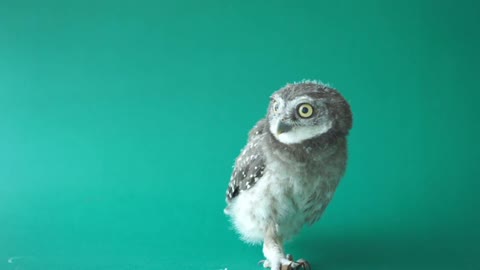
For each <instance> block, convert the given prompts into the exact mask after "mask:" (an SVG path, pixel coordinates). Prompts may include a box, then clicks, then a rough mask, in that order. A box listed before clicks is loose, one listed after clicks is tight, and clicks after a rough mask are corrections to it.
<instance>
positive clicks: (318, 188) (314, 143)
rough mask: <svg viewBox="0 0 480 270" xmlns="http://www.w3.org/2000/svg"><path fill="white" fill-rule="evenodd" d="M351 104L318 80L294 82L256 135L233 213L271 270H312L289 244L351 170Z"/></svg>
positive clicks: (229, 197) (244, 156)
mask: <svg viewBox="0 0 480 270" xmlns="http://www.w3.org/2000/svg"><path fill="white" fill-rule="evenodd" d="M351 127H352V112H351V110H350V105H349V104H348V103H347V101H346V100H345V99H344V98H343V96H342V95H341V94H340V93H339V92H338V91H336V90H335V89H333V88H331V87H328V86H326V85H323V84H321V83H318V82H316V81H302V82H300V83H293V84H287V85H286V86H285V87H283V88H281V89H280V90H278V91H276V92H274V93H273V94H272V96H271V98H270V105H269V107H268V111H267V115H266V116H265V118H263V119H261V120H260V121H258V122H257V124H256V125H255V126H254V127H253V129H252V130H251V131H250V133H249V138H248V143H247V145H246V146H245V148H244V149H243V150H242V152H241V154H240V155H239V157H238V158H237V159H236V162H235V166H234V170H233V173H232V176H231V179H230V183H229V185H228V189H227V194H226V201H227V207H226V208H225V211H224V212H225V213H226V214H227V215H228V216H229V217H230V219H231V221H232V223H233V227H234V228H235V229H236V230H237V231H238V233H239V234H240V236H241V238H242V239H243V240H244V241H246V242H248V243H254V244H262V243H263V254H264V256H265V260H262V261H260V262H261V263H263V266H264V267H265V268H271V269H272V270H280V269H297V268H302V267H303V268H306V269H309V268H310V265H309V263H308V262H307V261H305V260H298V261H295V260H294V259H293V257H292V256H291V255H287V254H286V253H285V251H284V243H285V241H288V240H289V239H291V238H292V237H293V236H294V235H296V234H297V233H299V231H300V230H301V229H302V227H303V226H304V225H308V224H313V223H315V222H316V221H317V220H319V218H320V217H321V216H322V213H323V212H324V211H325V208H326V207H327V205H328V204H329V203H330V201H331V200H332V197H333V195H334V192H335V189H336V187H337V185H338V183H339V181H340V179H341V178H342V176H343V174H344V172H345V169H346V164H347V135H348V133H349V131H350V129H351Z"/></svg>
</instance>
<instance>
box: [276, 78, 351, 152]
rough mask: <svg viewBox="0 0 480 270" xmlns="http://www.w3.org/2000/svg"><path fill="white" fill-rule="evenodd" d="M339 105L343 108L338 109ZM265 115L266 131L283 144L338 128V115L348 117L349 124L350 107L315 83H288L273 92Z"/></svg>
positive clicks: (330, 90) (331, 92)
mask: <svg viewBox="0 0 480 270" xmlns="http://www.w3.org/2000/svg"><path fill="white" fill-rule="evenodd" d="M342 106H343V107H345V106H346V108H343V109H346V110H341V109H342ZM339 109H340V110H339ZM342 112H345V113H343V114H344V115H342ZM267 117H268V122H269V129H270V132H271V133H272V134H273V136H275V138H276V139H277V140H278V141H280V142H281V143H284V144H297V143H302V142H303V141H306V140H309V139H312V138H315V137H319V136H321V135H322V134H324V133H326V132H328V131H329V130H330V129H332V128H337V127H339V126H340V125H339V124H341V123H340V121H341V120H342V117H343V118H345V117H346V118H349V119H350V120H349V121H350V125H351V113H350V108H349V107H348V104H347V103H346V101H345V100H344V99H343V97H342V96H341V95H340V94H339V93H338V92H337V91H335V90H333V89H331V88H327V87H325V86H323V85H320V84H316V83H299V84H293V85H292V84H291V85H287V86H286V87H284V88H282V89H280V90H279V91H277V92H275V93H274V94H273V95H272V97H271V101H270V106H269V110H268V116H267ZM346 120H348V119H346ZM348 129H349V127H348ZM347 132H348V130H347Z"/></svg>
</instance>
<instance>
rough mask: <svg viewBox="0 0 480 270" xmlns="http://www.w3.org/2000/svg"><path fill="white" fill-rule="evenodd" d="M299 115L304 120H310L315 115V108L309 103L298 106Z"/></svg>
mask: <svg viewBox="0 0 480 270" xmlns="http://www.w3.org/2000/svg"><path fill="white" fill-rule="evenodd" d="M297 111H298V115H300V117H302V118H308V117H310V116H312V114H313V107H312V105H310V104H308V103H303V104H300V106H298V109H297Z"/></svg>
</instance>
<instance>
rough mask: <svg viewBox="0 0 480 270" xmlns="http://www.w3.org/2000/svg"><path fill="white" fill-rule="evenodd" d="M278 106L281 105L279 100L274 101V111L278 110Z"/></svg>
mask: <svg viewBox="0 0 480 270" xmlns="http://www.w3.org/2000/svg"><path fill="white" fill-rule="evenodd" d="M278 107H279V105H278V102H277V101H274V102H273V111H274V112H278Z"/></svg>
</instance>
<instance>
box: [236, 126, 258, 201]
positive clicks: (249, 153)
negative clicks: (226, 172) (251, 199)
mask: <svg viewBox="0 0 480 270" xmlns="http://www.w3.org/2000/svg"><path fill="white" fill-rule="evenodd" d="M265 126H266V121H265V119H262V120H260V121H259V122H258V123H257V124H256V125H255V127H254V128H253V129H252V130H251V131H250V133H249V140H248V143H247V145H246V146H245V148H244V149H243V151H242V153H241V154H240V156H238V158H237V160H236V162H235V168H234V170H233V173H232V176H231V178H230V184H229V185H228V189H227V202H231V201H232V200H233V199H234V198H235V197H236V196H238V195H239V194H240V192H241V191H244V190H248V189H250V188H252V187H253V186H254V185H255V184H256V183H257V181H258V180H260V178H261V177H262V176H263V172H264V171H265V155H264V153H263V151H262V149H261V147H260V143H259V142H260V140H261V139H262V138H263V136H264V129H265Z"/></svg>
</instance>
